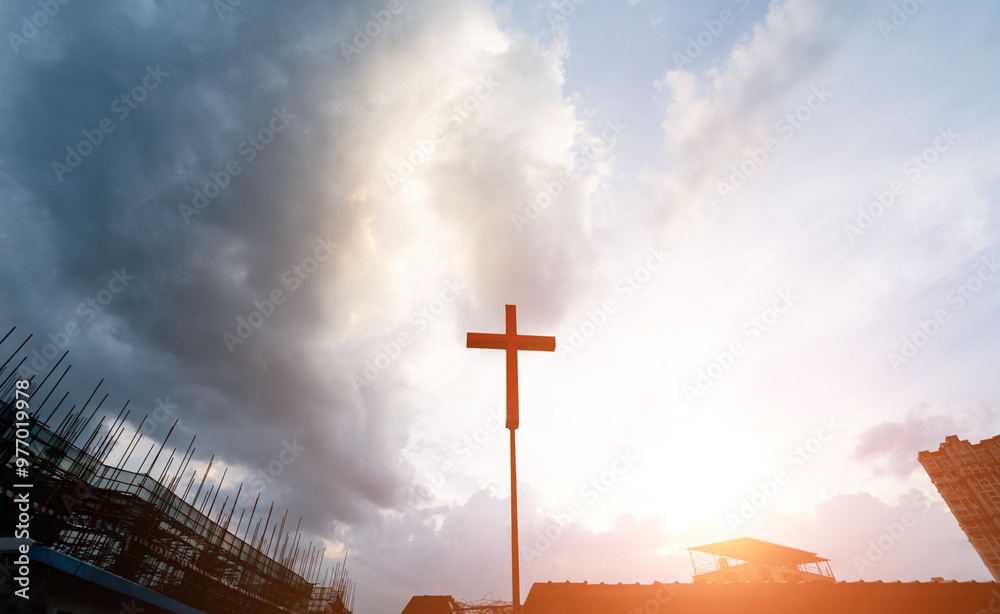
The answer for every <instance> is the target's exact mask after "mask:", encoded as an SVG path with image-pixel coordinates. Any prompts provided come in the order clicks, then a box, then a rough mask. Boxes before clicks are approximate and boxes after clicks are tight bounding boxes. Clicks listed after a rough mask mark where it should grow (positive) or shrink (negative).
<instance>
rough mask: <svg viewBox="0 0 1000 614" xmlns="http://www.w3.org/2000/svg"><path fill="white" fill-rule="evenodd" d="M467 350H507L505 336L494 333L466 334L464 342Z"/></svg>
mask: <svg viewBox="0 0 1000 614" xmlns="http://www.w3.org/2000/svg"><path fill="white" fill-rule="evenodd" d="M465 347H467V348H484V349H487V350H505V349H507V336H506V335H497V334H495V333H468V336H467V338H466V341H465Z"/></svg>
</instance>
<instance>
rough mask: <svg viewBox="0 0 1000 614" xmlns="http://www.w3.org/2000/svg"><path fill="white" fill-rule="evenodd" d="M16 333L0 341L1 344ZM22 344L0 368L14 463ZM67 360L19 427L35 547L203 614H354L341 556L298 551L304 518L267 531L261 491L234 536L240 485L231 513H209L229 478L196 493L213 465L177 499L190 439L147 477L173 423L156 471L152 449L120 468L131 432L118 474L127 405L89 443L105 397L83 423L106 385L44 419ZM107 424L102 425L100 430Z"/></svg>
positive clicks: (13, 519)
mask: <svg viewBox="0 0 1000 614" xmlns="http://www.w3.org/2000/svg"><path fill="white" fill-rule="evenodd" d="M12 332H13V329H12V330H11V331H10V332H8V333H7V335H6V336H4V337H3V339H0V344H2V343H3V342H4V341H6V340H7V338H8V337H9V336H10V335H11V333H12ZM28 339H30V335H29V337H28ZM28 339H25V341H24V343H22V344H21V345H20V346H19V347H18V348H17V350H15V351H14V352H13V353H12V354H11V355H10V357H9V358H7V360H6V362H4V363H3V364H2V365H0V457H2V458H4V459H11V458H13V457H14V456H15V447H16V445H17V444H16V441H15V437H16V436H15V433H17V431H18V424H17V422H18V421H17V420H16V409H15V406H14V405H15V404H14V388H13V387H14V384H15V382H16V381H17V379H18V377H17V370H18V368H19V367H20V366H21V364H23V363H24V360H25V359H23V358H22V359H21V361H20V362H19V363H17V365H15V366H14V367H13V368H10V369H8V365H9V364H10V363H11V361H12V360H13V359H14V358H15V357H16V356H17V354H18V353H19V352H20V350H21V349H22V348H23V347H24V345H25V343H27V341H28ZM65 357H66V354H63V356H62V358H60V359H59V362H57V363H56V365H55V366H54V367H53V368H52V370H51V371H50V372H49V374H48V375H47V376H46V377H45V378H44V379H43V380H42V381H41V382H40V383H39V384H37V385H36V384H35V382H34V377H32V378H31V380H30V387H29V389H30V391H31V398H32V400H33V401H34V400H36V399H40V398H41V396H42V395H43V394H44V395H45V396H44V399H43V400H41V401H39V402H37V403H35V402H33V403H32V404H31V405H30V408H31V409H30V412H31V413H30V419H29V420H28V429H27V432H28V437H27V441H28V454H29V458H30V463H31V464H30V469H31V483H32V488H31V501H32V505H31V507H32V512H33V514H34V515H33V517H32V520H31V538H32V539H33V540H34V541H35V542H36V543H38V544H40V545H42V546H46V547H49V548H52V549H53V550H56V551H58V552H61V553H63V554H66V555H68V556H71V557H74V558H75V559H77V560H80V561H82V562H85V563H89V564H90V565H94V566H96V567H98V568H101V569H103V570H105V571H108V572H110V573H112V574H115V575H117V576H119V577H122V578H127V579H128V580H131V581H132V582H135V583H137V584H139V585H141V586H143V587H146V588H148V589H151V590H154V591H156V592H157V593H160V594H161V595H164V596H166V597H169V598H172V599H175V600H177V601H179V602H181V603H184V604H186V605H189V606H191V607H193V608H196V609H199V610H202V611H204V612H207V613H209V614H278V613H283V614H305V613H307V612H315V613H323V614H346V613H349V612H351V611H352V610H353V602H354V583H353V582H352V581H351V580H350V578H349V576H348V574H347V560H346V555H345V559H344V561H343V562H342V563H340V562H338V563H337V565H336V566H334V567H333V568H331V569H328V570H327V572H326V573H322V572H321V569H322V566H323V561H324V556H325V549H320V548H319V547H318V546H313V544H312V543H311V542H310V544H309V546H308V547H305V548H304V547H302V546H301V544H300V543H299V542H300V538H301V533H300V531H299V529H300V527H301V522H302V519H301V518H299V523H298V524H297V525H296V528H295V531H294V532H292V531H291V530H290V527H291V525H290V524H289V530H288V531H285V524H286V521H287V519H288V518H287V517H288V512H287V510H286V511H285V514H284V516H283V517H282V518H281V521H280V524H279V522H278V520H277V515H274V519H273V523H272V514H273V512H274V504H273V503H272V504H271V506H270V509H268V510H267V515H266V519H265V516H264V509H263V506H259V507H260V513H259V514H258V502H259V499H260V495H259V494H258V495H257V498H256V500H255V501H254V503H253V507H252V509H251V511H250V516H249V518H248V519H247V520H246V523H245V524H244V516H245V513H246V511H247V505H244V507H243V508H242V511H241V513H240V514H239V517H238V520H237V523H236V527H235V528H234V529H233V530H232V531H230V530H229V529H230V526H231V524H232V521H233V520H234V516H235V512H236V507H237V505H238V503H239V500H240V496H241V494H242V490H243V489H242V484H241V485H240V487H239V489H238V490H237V493H236V495H235V497H233V501H232V504H231V505H229V504H228V502H229V498H228V497H226V499H224V500H223V502H222V505H221V506H220V507H219V508H218V510H217V511H214V510H215V505H216V502H217V499H218V496H219V491H220V490H221V487H222V482H223V481H224V480H225V473H224V474H223V477H222V480H220V481H219V483H218V484H217V485H212V486H211V487H210V488H209V489H208V490H207V491H206V492H205V493H204V496H203V497H202V496H201V494H202V490H203V487H204V486H205V481H206V478H207V477H208V472H209V470H210V469H211V465H212V462H214V456H213V459H212V461H210V462H209V465H208V468H206V470H205V473H204V475H203V476H202V478H201V481H200V483H199V484H198V487H197V490H195V491H194V493H193V496H191V497H190V500H189V494H191V491H192V489H193V487H194V483H195V481H196V472H195V471H194V470H192V471H191V477H190V479H189V481H188V482H187V486H186V487H185V488H184V490H183V493H182V494H177V491H179V490H180V487H181V485H182V482H183V477H184V476H185V475H187V473H186V472H187V467H188V464H189V463H190V462H191V459H192V458H193V456H194V451H195V449H194V438H192V440H191V443H190V444H189V445H188V446H187V451H185V452H184V454H183V456H181V457H180V458H177V457H176V452H177V449H176V448H175V449H174V450H173V451H172V452H171V453H170V456H169V458H167V460H166V464H165V466H164V467H163V468H162V470H160V471H159V473H158V474H157V475H155V476H154V475H151V472H152V469H153V467H155V466H156V463H157V460H158V459H159V457H160V455H161V453H162V452H163V450H164V449H165V447H166V443H167V441H168V440H169V439H170V436H171V434H172V433H173V431H174V427H176V425H177V422H174V426H173V427H171V429H170V432H168V433H167V436H166V438H165V439H164V441H163V442H162V443H161V444H160V445H159V449H157V450H156V452H155V454H154V455H153V460H152V462H151V463H150V464H149V465H148V466H147V465H146V460H147V459H148V458H149V456H150V454H152V453H153V450H154V449H155V448H156V447H157V446H155V445H153V446H151V447H150V448H149V451H148V452H147V453H146V456H145V458H143V460H142V462H141V463H139V465H138V468H137V470H135V471H131V470H126V469H125V467H126V466H127V464H128V462H129V459H130V458H131V456H132V454H133V453H134V452H135V450H136V449H137V448H138V446H139V442H140V440H141V438H142V435H141V433H139V432H138V431H136V433H135V434H134V435H132V437H131V439H129V441H128V442H127V444H126V446H125V448H124V452H123V453H122V455H121V459H120V460H118V461H117V462H116V463H115V464H114V465H111V464H108V463H107V462H106V461H107V460H108V457H109V455H110V453H111V451H112V449H114V448H115V447H116V444H117V443H118V440H119V438H121V435H122V433H123V432H124V431H125V426H126V420H127V418H128V416H129V411H128V410H127V407H128V403H125V406H124V407H122V409H121V411H119V412H118V414H117V417H115V418H114V419H113V420H109V419H110V415H107V416H104V417H102V418H101V420H100V421H99V422H98V424H97V425H96V426H95V427H94V429H93V431H91V432H89V435H86V436H85V434H86V433H88V428H89V426H90V424H91V422H92V421H93V419H94V417H95V416H96V415H97V413H98V411H99V410H100V408H101V407H102V405H103V404H104V402H105V400H106V399H107V396H108V395H106V394H105V395H104V397H103V399H101V401H100V402H98V403H97V405H96V406H95V407H94V409H93V410H92V411H91V412H90V413H89V415H88V414H87V408H88V406H90V404H91V402H92V401H93V400H94V398H95V396H96V395H97V393H98V390H99V389H100V387H101V383H103V380H102V382H101V383H99V384H98V385H97V387H96V388H95V389H94V392H93V393H91V395H90V397H89V398H88V400H87V402H86V403H85V404H84V405H83V407H82V408H80V409H79V410H76V406H73V407H71V408H70V409H69V410H67V411H66V412H65V414H64V415H63V416H62V419H61V420H59V421H58V422H56V421H55V420H54V417H55V416H56V414H57V412H58V410H59V408H60V406H61V405H62V404H63V402H64V401H65V400H66V396H67V395H68V393H66V394H64V395H63V397H62V399H61V400H60V401H59V402H58V403H57V404H56V405H55V407H54V408H53V409H52V410H51V411H49V412H48V415H47V416H46V417H45V418H42V417H41V416H42V414H43V412H44V411H45V407H46V404H47V403H48V401H49V398H50V397H52V394H53V393H54V392H55V391H56V388H57V387H58V386H59V383H60V382H62V379H63V377H65V375H66V373H67V372H68V371H69V368H70V367H68V366H67V367H66V369H65V371H63V373H62V375H61V376H60V377H59V378H58V380H57V381H56V382H55V384H53V385H52V387H51V389H49V390H48V392H47V394H46V393H45V390H46V388H45V385H46V382H48V380H49V378H50V377H51V376H52V375H53V374H54V373H55V372H56V370H57V369H58V368H59V365H60V364H61V363H62V361H63V359H64V358H65ZM22 418H23V414H22ZM105 420H109V422H108V423H107V424H105ZM144 421H145V418H144V419H143V423H144ZM50 422H51V425H50ZM23 424H24V423H23V420H22V421H20V425H21V426H22V427H23ZM139 428H140V429H141V428H142V424H140V426H139ZM24 434H25V431H24V429H23V428H22V429H21V433H20V435H21V437H20V439H25V438H24V437H23V435H24ZM0 474H2V479H0V494H2V495H3V496H0V536H13V535H14V534H15V525H16V523H17V506H16V505H15V503H14V496H15V495H14V492H13V491H14V488H15V481H14V480H15V479H16V478H15V465H14V464H13V463H11V464H9V465H8V466H6V467H2V468H0ZM18 481H22V482H23V481H24V480H23V479H18ZM213 492H214V496H213ZM199 498H200V502H199ZM206 506H207V510H206ZM227 506H228V507H227ZM213 514H214V518H213ZM255 516H257V522H256V524H254V522H253V521H254V518H255ZM262 522H263V528H262V527H261V523H262ZM251 526H253V532H252V535H251V531H250V530H251ZM241 529H242V530H243V536H242V538H241V537H239V533H240V531H241ZM269 529H270V534H268V530H269ZM320 580H322V581H320Z"/></svg>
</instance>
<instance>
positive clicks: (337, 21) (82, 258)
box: [0, 1, 401, 529]
mask: <svg viewBox="0 0 1000 614" xmlns="http://www.w3.org/2000/svg"><path fill="white" fill-rule="evenodd" d="M216 4H218V3H216ZM217 8H218V7H216V6H215V5H214V4H213V3H210V2H181V3H178V2H169V3H157V4H155V5H154V4H151V3H150V4H145V5H140V4H137V3H130V2H105V3H100V4H97V5H91V4H82V3H81V4H76V3H74V4H71V5H66V6H62V7H61V9H60V12H59V13H58V14H57V15H55V16H53V17H52V18H51V19H50V22H49V23H48V24H47V25H46V27H45V28H42V29H40V31H39V32H38V34H37V35H34V36H33V37H32V38H30V39H26V40H27V42H26V43H20V44H18V45H17V47H18V48H17V49H16V52H15V50H14V49H13V48H11V49H7V50H5V53H4V59H3V60H2V62H3V69H2V74H3V75H4V80H5V90H6V91H5V92H4V93H3V94H2V105H3V110H4V111H3V117H2V119H0V130H2V134H3V143H4V147H3V152H4V153H3V154H2V167H0V168H2V171H0V172H2V182H3V188H4V192H5V193H6V194H7V197H6V198H5V201H6V202H5V203H4V204H3V205H2V207H3V210H4V212H5V214H4V218H5V220H4V223H3V230H4V232H5V233H7V234H8V235H10V238H9V239H8V240H7V241H6V243H7V244H6V245H3V246H0V249H4V250H5V251H4V253H3V255H4V262H3V266H2V267H0V283H2V285H3V288H4V295H5V297H4V300H3V303H2V304H0V305H2V308H3V311H2V312H0V321H2V322H3V325H4V326H5V327H9V326H10V325H18V326H19V330H24V331H30V332H34V333H36V337H35V339H33V340H32V342H31V343H29V345H28V346H27V349H28V350H29V351H30V350H33V349H42V347H43V345H44V344H45V343H47V342H49V339H48V333H50V332H55V333H56V338H57V339H58V338H59V332H60V331H63V330H64V327H65V325H66V324H67V323H69V322H71V321H72V322H76V323H77V325H78V326H79V329H80V331H81V332H80V333H78V335H79V336H76V338H75V339H74V340H73V341H72V342H71V344H70V349H71V350H72V352H71V360H74V362H75V364H76V366H74V369H75V370H76V371H78V372H82V376H81V377H80V378H79V381H86V380H88V379H89V378H92V379H93V381H96V380H97V379H99V378H101V377H105V378H107V382H108V384H107V385H108V386H109V387H110V388H111V389H112V392H113V393H114V394H115V396H119V397H132V398H134V399H135V400H136V402H137V403H138V404H139V405H140V406H143V405H146V406H152V405H153V399H154V398H155V397H163V396H168V395H169V396H170V397H171V398H172V400H173V402H175V403H177V404H178V406H179V408H180V409H179V410H178V414H179V416H180V418H181V422H182V425H183V428H184V429H185V430H186V432H187V433H197V434H198V440H199V449H200V450H201V451H204V452H205V454H204V456H205V457H207V456H208V454H209V452H215V453H217V454H219V455H224V456H225V457H226V460H227V462H230V463H240V464H243V465H246V466H249V467H251V468H263V467H266V466H267V465H268V463H269V462H272V461H273V460H274V459H275V458H276V457H277V455H278V454H279V453H280V451H281V450H282V449H283V443H284V442H286V441H287V442H291V441H292V440H293V439H295V438H297V439H298V442H299V445H301V446H304V448H305V452H303V454H304V455H306V456H307V457H308V459H309V462H308V463H297V464H294V465H293V466H291V467H289V469H288V472H287V474H286V475H285V476H284V477H283V478H282V481H281V486H282V487H283V488H286V489H288V490H289V491H291V492H302V491H305V490H308V491H309V492H311V493H312V494H313V495H315V496H313V497H311V498H309V499H308V500H307V499H306V498H304V497H302V498H299V497H295V498H294V501H292V500H290V501H289V504H290V505H292V506H294V507H295V508H296V511H298V512H300V513H302V515H303V516H304V517H305V519H306V520H304V522H305V523H306V525H308V526H312V527H313V528H315V529H318V528H320V527H321V526H323V525H324V524H325V523H327V522H328V521H330V520H332V519H334V518H336V519H338V520H357V519H359V518H361V517H362V516H363V515H364V514H363V513H362V511H361V510H362V509H364V508H366V507H367V506H368V505H370V504H371V502H375V503H377V504H379V505H385V504H389V503H391V496H390V493H391V492H393V491H394V490H395V489H396V488H397V485H398V484H397V483H398V482H399V480H400V479H401V478H400V475H401V474H399V473H398V468H397V461H396V458H395V454H394V453H393V451H392V450H391V449H390V447H389V446H388V445H387V444H386V442H384V441H380V440H378V439H377V438H378V437H379V436H381V435H383V434H384V432H382V431H380V430H379V429H369V430H367V431H363V430H362V429H363V427H362V426H361V423H360V422H359V421H358V420H357V419H356V415H357V414H358V412H359V410H360V408H359V407H357V400H356V399H355V398H354V396H353V390H352V388H351V386H350V382H349V380H348V379H346V377H345V376H342V375H337V373H336V372H334V371H324V370H323V369H322V368H320V367H315V366H310V364H309V363H306V362H303V361H302V360H301V351H299V349H298V348H299V346H300V345H301V344H300V341H302V340H304V339H306V340H307V339H308V338H309V337H310V336H311V335H313V334H315V331H316V330H317V329H321V328H323V327H324V326H327V325H330V324H332V323H335V322H336V321H338V320H337V318H338V316H337V315H336V314H330V313H327V312H325V311H324V307H323V305H324V303H323V302H322V301H321V297H322V291H323V288H324V285H325V284H327V283H328V282H331V281H333V280H335V279H336V278H337V276H338V273H339V271H340V270H341V269H342V267H344V266H346V264H345V262H344V259H343V258H342V257H341V256H340V255H339V254H338V248H337V247H336V246H333V247H331V245H332V244H340V245H347V244H350V243H351V240H352V239H351V235H352V233H353V232H354V231H355V229H354V224H355V222H354V221H353V217H352V216H350V215H348V213H347V209H346V208H345V207H344V206H342V194H340V193H339V190H340V187H339V184H338V180H339V177H338V173H337V172H333V173H331V174H330V175H327V174H324V173H317V172H316V165H317V163H318V162H323V163H324V164H326V165H328V167H329V168H339V169H340V171H339V172H340V173H346V172H348V171H349V168H350V166H349V164H342V162H343V160H342V159H341V158H342V156H343V151H344V150H345V148H341V144H340V143H339V139H338V136H339V134H340V133H341V131H342V127H341V126H339V125H337V124H336V123H335V122H333V123H331V122H329V121H328V117H326V116H324V114H323V113H322V112H321V111H320V106H321V104H322V103H323V102H324V101H325V100H326V99H327V97H328V96H329V95H330V93H331V91H332V90H334V89H335V88H336V87H338V84H339V83H341V82H343V81H345V80H348V79H350V78H351V76H352V74H354V71H355V70H356V68H355V67H352V66H350V65H349V64H348V63H347V62H345V60H344V56H343V53H342V50H341V47H340V45H339V43H340V40H341V36H342V35H343V34H344V33H347V32H348V31H349V26H350V25H353V22H354V19H355V17H356V15H357V14H359V12H360V13H361V14H363V13H365V12H367V11H366V8H365V7H364V6H362V5H359V4H358V3H355V4H354V6H353V7H347V6H345V5H344V4H342V3H331V2H318V1H317V2H307V3H295V4H284V3H264V2H243V3H241V4H240V5H239V6H236V7H232V8H233V10H232V11H224V12H221V13H220V12H219V11H217ZM373 8H374V5H373ZM34 9H35V7H34V5H27V6H18V7H15V6H10V5H8V6H7V7H6V8H5V9H4V16H3V17H4V19H3V22H4V23H5V24H8V27H9V28H12V29H14V28H15V27H16V26H17V25H18V24H19V23H20V21H21V18H22V17H25V16H27V17H28V18H30V17H31V14H32V13H33V12H34ZM22 12H23V14H22ZM251 139H257V140H256V141H254V140H251ZM262 141H267V144H264V142H262ZM331 175H332V176H331ZM215 186H218V189H216V187H215ZM196 190H197V191H196ZM316 254H320V255H322V256H323V261H322V262H320V263H319V266H318V267H314V266H313V265H315V264H316V261H307V259H309V258H310V257H315V256H316ZM303 266H304V267H305V269H306V270H309V269H310V268H312V269H313V270H312V271H310V272H309V273H308V274H306V273H302V271H303ZM295 267H298V268H297V269H296V268H295ZM116 272H117V274H118V275H119V276H124V278H125V279H126V280H127V281H128V284H127V286H126V287H125V288H124V291H122V292H120V293H117V292H116V293H114V295H113V300H111V301H110V302H108V303H107V304H102V301H101V298H103V297H97V294H98V293H99V292H100V291H101V290H103V289H105V288H106V287H107V284H108V283H109V282H110V281H111V280H113V279H114V276H115V274H116ZM119 286H120V283H119V284H115V285H114V288H116V289H117V288H119ZM292 286H295V287H294V288H293V287H292ZM275 291H280V292H281V296H282V297H283V300H282V302H281V303H280V304H277V305H274V309H273V313H272V314H271V315H269V316H268V318H267V321H266V323H265V324H264V325H262V326H260V327H259V328H254V329H253V334H252V335H251V336H249V337H248V338H247V339H246V340H243V339H242V338H238V342H236V343H230V344H228V346H227V343H225V342H224V340H223V337H222V334H223V332H226V331H228V332H230V333H232V334H233V335H237V329H238V326H239V320H238V318H241V317H242V318H244V319H245V318H247V316H248V315H249V314H250V313H251V312H252V311H254V310H255V309H256V307H255V303H254V302H255V301H258V305H263V306H265V307H263V309H262V310H263V311H268V308H267V307H266V305H267V303H266V302H265V301H270V300H271V297H272V295H273V293H274V292H275ZM104 296H109V295H108V294H105V295H104ZM94 297H97V299H96V300H97V304H96V306H95V305H94V304H93V303H91V304H89V305H88V304H87V303H86V301H87V299H88V298H94ZM80 305H85V306H84V307H83V308H82V309H80V308H79V306H80ZM74 330H75V329H74ZM237 337H238V335H237ZM95 345H96V349H95V347H94V346H95ZM230 349H232V351H231V352H230ZM92 384H93V382H91V385H92ZM348 392H351V394H348ZM149 408H150V409H151V407H149ZM375 411H376V413H377V410H375ZM165 430H166V429H164V430H163V433H158V434H157V438H160V437H162V434H165ZM174 443H176V440H175V442H174ZM199 456H202V455H201V454H200V453H199ZM361 459H364V460H363V461H362V460H361Z"/></svg>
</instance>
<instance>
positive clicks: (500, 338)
mask: <svg viewBox="0 0 1000 614" xmlns="http://www.w3.org/2000/svg"><path fill="white" fill-rule="evenodd" d="M516 310H517V307H516V306H514V305H507V311H506V316H507V330H506V332H504V333H502V334H497V333H469V334H468V338H467V340H466V344H465V347H467V348H485V349H489V350H505V351H506V352H507V425H506V426H507V428H508V429H510V542H511V544H510V552H511V574H512V580H511V582H512V583H513V598H514V614H520V612H521V578H520V572H519V570H518V553H517V456H516V453H515V447H514V431H515V430H517V426H518V422H519V416H518V408H517V400H518V397H517V352H518V350H533V351H536V352H554V351H555V350H556V338H555V337H538V336H532V335H518V334H517V311H516Z"/></svg>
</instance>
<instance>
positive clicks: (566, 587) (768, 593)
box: [524, 582, 1000, 614]
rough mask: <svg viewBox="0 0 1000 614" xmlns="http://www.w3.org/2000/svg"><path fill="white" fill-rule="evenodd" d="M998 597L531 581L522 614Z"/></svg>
mask: <svg viewBox="0 0 1000 614" xmlns="http://www.w3.org/2000/svg"><path fill="white" fill-rule="evenodd" d="M998 596H1000V584H998V583H996V582H746V583H729V584H715V583H712V584H708V583H704V584H703V583H686V584H681V583H679V582H676V583H673V584H660V583H655V584H617V585H614V584H571V583H569V582H566V583H562V584H554V583H548V584H541V583H538V584H535V585H534V586H532V587H531V591H530V592H529V593H528V598H527V599H526V600H525V603H524V613H525V614H631V613H632V612H646V613H659V614H704V613H706V612H738V613H739V614H802V613H803V612H808V613H809V614H845V613H850V614H876V613H878V614H883V613H886V612H891V613H904V612H905V613H906V614H974V613H976V612H980V611H984V609H985V611H990V610H989V609H987V608H989V607H990V604H991V603H994V604H995V602H996V601H997V597H998ZM991 600H993V601H991Z"/></svg>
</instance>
